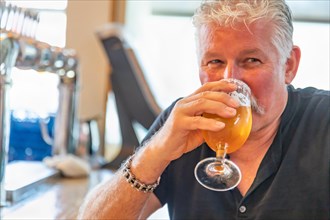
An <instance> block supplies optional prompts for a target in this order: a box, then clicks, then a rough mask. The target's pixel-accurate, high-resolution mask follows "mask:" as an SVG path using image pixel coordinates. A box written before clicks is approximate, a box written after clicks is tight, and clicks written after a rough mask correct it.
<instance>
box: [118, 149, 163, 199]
mask: <svg viewBox="0 0 330 220" xmlns="http://www.w3.org/2000/svg"><path fill="white" fill-rule="evenodd" d="M133 157H134V154H133V155H132V156H130V157H129V158H128V159H127V161H126V162H125V164H124V169H123V175H124V177H125V178H126V181H127V182H128V183H129V184H130V185H131V187H133V188H135V189H136V190H138V191H140V192H144V193H151V192H153V191H154V190H155V189H156V187H157V186H158V185H159V182H160V177H159V178H158V179H157V181H156V182H155V183H153V184H145V183H142V182H141V181H140V180H138V179H137V178H136V177H135V176H134V174H132V173H131V164H132V160H133Z"/></svg>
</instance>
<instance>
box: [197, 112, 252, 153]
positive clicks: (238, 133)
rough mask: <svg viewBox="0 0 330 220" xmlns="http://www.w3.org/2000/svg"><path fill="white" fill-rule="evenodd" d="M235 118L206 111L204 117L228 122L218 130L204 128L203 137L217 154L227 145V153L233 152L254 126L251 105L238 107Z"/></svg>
mask: <svg viewBox="0 0 330 220" xmlns="http://www.w3.org/2000/svg"><path fill="white" fill-rule="evenodd" d="M236 110H237V113H236V116H235V117H233V118H221V117H220V116H218V115H215V114H208V113H204V114H203V117H206V118H213V119H216V120H218V121H221V122H223V123H225V124H226V126H225V128H224V129H222V130H221V131H218V132H213V131H205V130H203V131H202V133H203V137H204V139H205V142H206V143H207V144H208V146H209V147H210V148H212V150H213V151H215V152H216V153H217V154H218V153H220V152H219V151H223V150H224V149H223V148H224V147H225V146H226V147H227V149H226V153H232V152H234V151H236V150H238V149H239V148H240V147H241V146H243V144H244V142H245V141H246V139H247V138H248V136H249V134H250V131H251V127H252V114H251V107H250V106H240V107H238V109H236Z"/></svg>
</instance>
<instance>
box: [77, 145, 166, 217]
mask: <svg viewBox="0 0 330 220" xmlns="http://www.w3.org/2000/svg"><path fill="white" fill-rule="evenodd" d="M154 153H156V151H154V150H152V148H151V147H145V148H143V149H141V150H140V151H139V152H137V154H136V155H135V157H134V158H133V161H132V165H131V171H132V173H133V174H134V175H135V176H136V178H137V179H139V180H140V181H141V182H144V183H146V184H152V183H154V182H156V181H157V179H158V177H159V176H160V175H161V173H162V172H163V170H164V169H165V168H166V166H167V163H160V161H159V160H158V159H159V157H158V159H157V155H154ZM143 161H148V162H147V163H146V162H143ZM151 164H157V168H156V166H151ZM151 167H153V168H152V169H150V168H151ZM142 173H143V174H142ZM160 207H161V204H160V202H159V200H158V199H157V197H156V196H155V195H154V194H153V193H144V192H140V191H138V190H136V189H134V188H133V187H131V186H130V184H129V183H128V182H127V181H126V179H125V177H124V176H123V171H122V169H119V170H118V171H117V172H116V174H115V175H114V176H113V177H112V178H111V179H110V180H109V181H106V182H104V183H102V184H101V185H99V186H98V187H96V188H95V189H94V190H92V191H91V192H90V193H89V195H88V196H87V197H86V199H85V202H84V204H83V206H82V207H81V209H80V212H79V215H78V219H138V218H141V217H142V218H147V217H148V216H149V215H151V214H152V213H153V212H154V211H156V210H157V209H158V208H160Z"/></svg>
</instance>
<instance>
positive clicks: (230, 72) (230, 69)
mask: <svg viewBox="0 0 330 220" xmlns="http://www.w3.org/2000/svg"><path fill="white" fill-rule="evenodd" d="M223 78H224V79H228V78H234V79H238V78H239V69H238V67H237V66H236V65H235V64H228V65H227V66H226V69H225V72H224V75H223Z"/></svg>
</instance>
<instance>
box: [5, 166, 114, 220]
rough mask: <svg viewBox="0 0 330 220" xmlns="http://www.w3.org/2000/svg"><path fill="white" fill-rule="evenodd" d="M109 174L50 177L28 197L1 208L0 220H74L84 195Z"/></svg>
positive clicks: (98, 171) (111, 174) (94, 171)
mask: <svg viewBox="0 0 330 220" xmlns="http://www.w3.org/2000/svg"><path fill="white" fill-rule="evenodd" d="M113 174H114V172H113V171H111V170H105V169H101V170H93V171H92V172H91V173H90V175H89V176H88V177H85V178H66V177H61V176H59V175H57V176H54V177H51V178H49V179H47V180H46V181H45V182H44V183H42V184H40V185H38V186H37V187H36V189H35V190H34V193H33V194H32V195H29V196H28V197H27V198H24V199H22V200H21V201H17V202H14V203H13V204H10V205H8V206H6V207H2V208H1V216H0V219H4V220H6V219H8V220H9V219H10V220H12V219H31V220H32V219H33V220H38V219H43V220H44V219H45V220H46V219H47V220H48V219H76V217H77V214H78V210H79V207H80V206H81V204H82V202H83V199H84V197H85V196H86V195H87V193H88V192H89V191H90V190H91V189H92V188H93V187H95V186H96V185H97V184H98V183H100V182H102V181H105V180H107V179H109V178H111V177H112V176H113Z"/></svg>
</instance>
